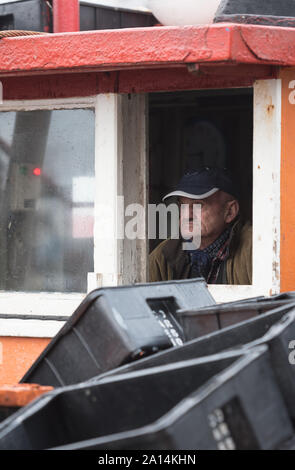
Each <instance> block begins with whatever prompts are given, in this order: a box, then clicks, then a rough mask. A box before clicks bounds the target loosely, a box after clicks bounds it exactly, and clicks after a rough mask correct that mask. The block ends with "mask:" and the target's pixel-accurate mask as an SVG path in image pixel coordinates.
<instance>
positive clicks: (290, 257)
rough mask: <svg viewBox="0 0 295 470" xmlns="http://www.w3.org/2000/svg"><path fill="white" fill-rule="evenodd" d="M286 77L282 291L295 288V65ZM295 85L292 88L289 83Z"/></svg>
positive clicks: (282, 189) (283, 92)
mask: <svg viewBox="0 0 295 470" xmlns="http://www.w3.org/2000/svg"><path fill="white" fill-rule="evenodd" d="M280 78H281V79H282V147H281V253H280V259H281V292H286V291H290V290H295V82H294V83H293V84H291V83H290V82H292V81H293V80H295V68H292V69H284V70H282V71H281V73H280ZM290 85H291V86H292V88H290V87H289V86H290Z"/></svg>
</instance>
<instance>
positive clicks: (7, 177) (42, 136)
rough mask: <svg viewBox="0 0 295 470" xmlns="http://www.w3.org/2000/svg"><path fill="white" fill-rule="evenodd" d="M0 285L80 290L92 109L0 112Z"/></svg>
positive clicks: (87, 257) (88, 262) (87, 241)
mask: <svg viewBox="0 0 295 470" xmlns="http://www.w3.org/2000/svg"><path fill="white" fill-rule="evenodd" d="M0 195H1V201H0V204H1V211H0V252H1V263H0V288H1V289H2V290H13V291H45V292H52V291H53V292H54V291H56V292H86V290H87V273H88V272H92V271H93V210H94V111H93V110H92V109H72V110H54V111H47V110H45V111H43V110H42V111H21V112H2V113H0Z"/></svg>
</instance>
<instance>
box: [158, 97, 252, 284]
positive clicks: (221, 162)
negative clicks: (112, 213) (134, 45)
mask: <svg viewBox="0 0 295 470" xmlns="http://www.w3.org/2000/svg"><path fill="white" fill-rule="evenodd" d="M201 167H219V168H228V169H229V170H230V172H231V174H232V175H233V178H234V179H235V180H236V181H238V187H239V190H240V200H239V204H240V213H241V215H242V216H243V219H244V220H246V221H248V222H249V224H251V225H252V198H253V196H252V194H253V89H252V88H237V89H225V90H196V91H185V92H164V93H151V94H150V95H149V188H150V190H149V202H150V204H156V205H157V204H160V203H161V202H162V198H163V196H165V195H166V194H168V193H169V192H171V191H173V189H175V186H176V185H177V183H178V182H179V180H180V178H181V177H182V175H183V174H184V173H185V172H186V171H188V170H193V169H199V168H201ZM170 202H173V201H172V200H171V199H170V200H169V203H170ZM174 202H175V201H174ZM167 215H168V217H167V238H168V237H169V236H170V235H171V233H172V231H173V230H174V229H173V225H172V224H171V219H170V218H169V216H170V213H169V212H168V214H167ZM176 223H178V221H176ZM159 225H160V224H159V218H158V219H157V231H156V233H157V236H156V238H154V239H151V240H149V252H150V253H151V252H152V251H153V250H154V249H155V248H156V247H157V246H158V244H159V243H160V242H162V241H163V239H165V238H163V237H161V236H160V231H159ZM174 233H175V232H174ZM250 256H251V257H252V253H251V254H250ZM217 283H218V282H217ZM221 283H222V282H221Z"/></svg>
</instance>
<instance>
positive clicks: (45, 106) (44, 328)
mask: <svg viewBox="0 0 295 470" xmlns="http://www.w3.org/2000/svg"><path fill="white" fill-rule="evenodd" d="M85 108H90V109H94V110H95V116H96V111H97V97H96V96H89V97H85V98H84V97H83V98H80V97H77V98H66V99H46V100H15V101H14V100H11V101H10V100H6V101H4V102H3V104H1V106H0V112H17V111H37V110H39V111H42V110H62V109H65V110H66V109H85ZM95 119H96V118H95ZM95 125H96V124H95ZM94 158H95V157H94ZM85 295H86V294H85V293H79V292H77V293H66V292H36V293H35V292H33V293H31V292H15V291H0V336H28V337H48V338H51V337H53V336H54V335H55V334H56V333H57V332H58V330H59V329H60V328H61V326H62V325H63V324H64V321H61V320H58V318H57V317H69V316H70V315H71V314H72V313H73V312H74V310H75V309H76V308H77V306H78V305H79V304H80V303H81V301H82V300H83V299H84V297H85ZM9 316H11V318H9ZM20 317H23V319H21V318H20ZM31 317H33V318H34V319H31ZM50 317H52V320H51V319H50ZM38 318H40V320H39V319H38ZM45 318H46V319H45Z"/></svg>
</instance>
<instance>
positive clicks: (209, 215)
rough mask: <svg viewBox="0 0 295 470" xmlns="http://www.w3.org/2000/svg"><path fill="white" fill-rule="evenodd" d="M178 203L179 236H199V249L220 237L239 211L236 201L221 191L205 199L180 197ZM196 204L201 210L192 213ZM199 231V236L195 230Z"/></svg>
mask: <svg viewBox="0 0 295 470" xmlns="http://www.w3.org/2000/svg"><path fill="white" fill-rule="evenodd" d="M179 203H180V227H181V234H182V236H183V238H186V239H188V238H192V236H194V237H196V236H197V235H201V246H200V248H201V249H202V248H205V247H206V246H208V245H209V244H210V243H212V242H213V241H215V240H216V239H217V238H218V237H219V235H221V233H222V232H223V231H224V230H225V229H226V227H227V225H228V223H230V222H231V221H232V220H233V219H234V218H235V216H236V215H237V213H238V210H239V206H238V203H237V201H235V200H233V198H232V197H231V196H229V195H228V194H226V193H224V192H223V191H218V192H216V193H215V194H213V195H212V196H209V197H207V198H206V199H190V198H188V197H180V198H179ZM196 204H199V205H200V207H201V210H200V211H199V210H197V211H196V210H195V212H194V205H196ZM182 205H184V207H182ZM185 206H186V207H185ZM198 217H200V220H199V219H198ZM200 229H201V234H199V233H196V230H197V231H198V230H200Z"/></svg>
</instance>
